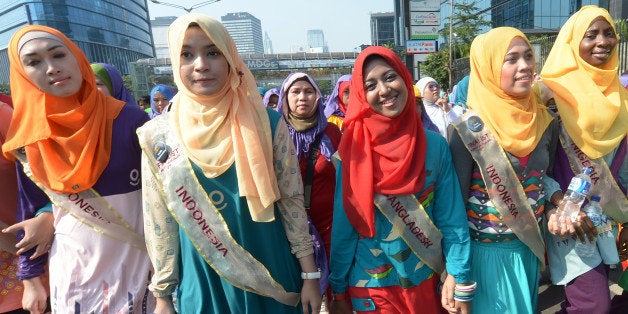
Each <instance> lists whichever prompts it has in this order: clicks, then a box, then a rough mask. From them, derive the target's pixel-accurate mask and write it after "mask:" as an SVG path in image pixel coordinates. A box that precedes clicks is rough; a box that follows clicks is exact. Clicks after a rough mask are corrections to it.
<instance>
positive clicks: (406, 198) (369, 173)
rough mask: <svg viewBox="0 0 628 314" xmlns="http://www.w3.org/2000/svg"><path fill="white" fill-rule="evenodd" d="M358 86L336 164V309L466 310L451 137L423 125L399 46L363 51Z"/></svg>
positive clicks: (468, 289)
mask: <svg viewBox="0 0 628 314" xmlns="http://www.w3.org/2000/svg"><path fill="white" fill-rule="evenodd" d="M350 90H351V98H350V99H349V104H348V106H347V107H348V108H347V112H346V117H345V120H344V123H343V128H344V132H343V137H342V139H341V142H340V147H339V150H338V152H339V159H340V160H339V161H338V163H337V167H336V169H337V175H336V180H337V184H336V197H335V198H336V200H335V204H334V218H333V219H334V220H333V225H332V247H331V275H330V280H329V281H330V284H331V287H332V290H333V291H334V301H333V302H332V311H333V312H335V313H351V311H352V310H353V311H356V312H357V313H361V312H366V311H377V312H380V313H441V312H442V311H443V309H442V308H441V306H442V307H443V308H445V309H446V310H448V311H451V312H452V313H454V312H457V311H461V312H462V313H467V312H468V311H469V310H470V305H469V304H470V303H469V302H465V301H469V300H470V298H472V294H473V289H474V285H468V283H469V282H470V280H469V249H470V246H469V233H468V227H467V224H466V221H465V220H466V218H465V212H464V206H463V203H462V198H461V193H460V187H459V185H458V181H457V179H456V175H455V172H454V170H453V166H452V162H451V154H450V152H449V149H448V147H447V143H446V142H445V140H444V138H442V137H441V136H439V135H438V134H436V133H433V132H429V133H427V134H426V132H425V131H424V130H423V126H422V124H421V122H420V119H419V117H418V115H417V114H416V112H415V104H414V89H413V86H412V78H411V76H410V73H409V72H408V70H407V69H406V67H405V65H404V64H403V63H402V62H401V59H399V57H398V56H397V55H396V54H395V53H394V52H393V51H391V50H389V49H387V48H384V47H369V48H367V49H365V50H364V51H362V52H361V53H360V55H358V58H357V59H356V61H355V67H354V71H353V74H352V78H351V86H350ZM445 260H446V261H447V262H446V263H445ZM445 268H446V269H447V272H448V275H447V278H446V280H445V283H444V286H443V290H442V292H443V294H442V299H441V297H440V295H439V294H438V293H437V291H436V287H437V285H438V282H439V278H440V274H441V272H442V271H443V270H444V269H445ZM439 301H440V302H439ZM350 304H352V306H353V308H350Z"/></svg>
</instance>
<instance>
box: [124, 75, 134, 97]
mask: <svg viewBox="0 0 628 314" xmlns="http://www.w3.org/2000/svg"><path fill="white" fill-rule="evenodd" d="M122 83H123V84H124V87H126V89H128V90H129V93H131V94H133V77H131V76H130V75H123V76H122Z"/></svg>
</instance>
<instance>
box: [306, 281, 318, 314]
mask: <svg viewBox="0 0 628 314" xmlns="http://www.w3.org/2000/svg"><path fill="white" fill-rule="evenodd" d="M322 303H323V296H322V295H321V290H320V288H319V287H318V279H305V280H303V287H302V288H301V304H302V306H303V313H304V314H310V313H311V314H318V313H320V312H321V304H322ZM310 307H311V308H312V312H310Z"/></svg>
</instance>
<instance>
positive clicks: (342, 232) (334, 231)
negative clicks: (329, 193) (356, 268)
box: [329, 157, 359, 293]
mask: <svg viewBox="0 0 628 314" xmlns="http://www.w3.org/2000/svg"><path fill="white" fill-rule="evenodd" d="M334 158H335V157H334ZM358 239H359V238H358V232H357V231H356V230H355V229H354V228H353V226H352V225H351V223H350V222H349V218H347V214H346V213H345V210H344V207H343V204H342V165H341V163H340V162H338V163H337V164H336V191H335V194H334V217H333V220H332V227H331V252H330V255H331V258H330V262H329V267H330V269H331V272H330V275H329V284H330V285H331V289H332V291H334V292H335V293H344V292H346V291H347V288H348V286H349V272H350V270H351V266H352V265H353V260H354V258H355V252H356V248H357V246H358Z"/></svg>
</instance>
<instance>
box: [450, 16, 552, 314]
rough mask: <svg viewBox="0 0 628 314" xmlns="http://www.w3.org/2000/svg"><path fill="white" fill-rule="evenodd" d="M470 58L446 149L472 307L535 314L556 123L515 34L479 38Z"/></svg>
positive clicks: (500, 31) (527, 50)
mask: <svg viewBox="0 0 628 314" xmlns="http://www.w3.org/2000/svg"><path fill="white" fill-rule="evenodd" d="M470 59H471V60H470V61H471V75H470V80H469V90H468V93H469V94H468V95H469V97H468V101H467V105H468V107H469V108H470V110H469V111H467V112H466V113H465V114H464V115H462V116H461V118H460V119H458V120H456V121H455V122H454V123H453V124H452V125H453V126H454V127H455V131H457V132H453V135H452V138H451V142H450V148H451V151H452V155H453V156H454V159H453V160H454V164H455V167H456V173H457V174H458V178H459V182H460V188H461V189H462V193H463V199H464V200H465V203H466V210H467V220H468V226H469V228H470V234H471V239H472V240H473V241H471V256H472V262H471V269H472V278H473V280H475V281H477V285H478V291H477V292H476V297H475V299H474V300H473V311H474V312H477V313H504V312H508V313H529V314H532V313H536V311H537V310H536V305H537V298H538V297H537V296H538V283H539V272H540V265H541V263H543V262H544V261H545V258H544V254H545V246H544V242H543V238H542V236H541V233H540V227H539V224H538V222H539V221H540V220H541V216H542V214H543V211H544V209H545V198H544V196H545V194H544V191H543V184H542V180H543V178H544V176H545V174H546V172H547V170H548V169H551V167H550V165H551V164H552V160H551V158H552V154H550V152H552V151H553V150H552V147H554V146H555V145H556V141H557V138H556V136H555V132H554V127H553V126H554V125H555V124H554V123H553V122H552V121H553V120H552V117H551V116H550V114H549V113H548V112H547V109H546V108H545V107H544V106H542V105H540V104H538V103H537V102H536V99H535V97H534V94H533V93H532V82H533V80H534V65H535V63H534V54H533V52H532V47H531V46H530V43H529V42H528V39H527V38H526V36H525V35H524V34H523V33H522V32H521V31H519V30H517V29H515V28H512V27H499V28H495V29H492V30H490V31H489V32H487V33H485V34H482V35H479V36H477V37H476V38H475V39H474V40H473V43H472V44H471V55H470Z"/></svg>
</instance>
